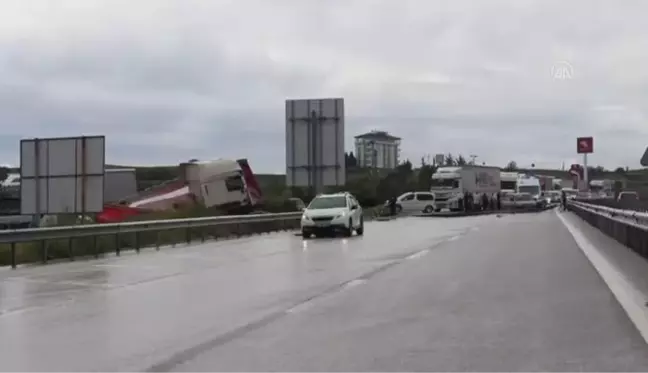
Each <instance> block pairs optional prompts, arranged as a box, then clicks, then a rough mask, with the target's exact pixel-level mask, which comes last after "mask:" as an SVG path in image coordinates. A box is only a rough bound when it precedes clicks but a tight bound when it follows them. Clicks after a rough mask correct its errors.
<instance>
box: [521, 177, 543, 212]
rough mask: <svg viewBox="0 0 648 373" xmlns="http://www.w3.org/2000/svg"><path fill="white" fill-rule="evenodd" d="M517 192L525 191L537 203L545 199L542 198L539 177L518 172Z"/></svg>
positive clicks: (541, 202) (539, 203)
mask: <svg viewBox="0 0 648 373" xmlns="http://www.w3.org/2000/svg"><path fill="white" fill-rule="evenodd" d="M517 193H527V194H529V195H530V196H531V198H532V199H533V200H534V201H536V203H537V205H542V204H543V203H545V202H546V201H545V199H544V198H542V186H541V184H540V179H539V178H537V177H535V176H532V175H527V174H520V177H519V178H518V184H517Z"/></svg>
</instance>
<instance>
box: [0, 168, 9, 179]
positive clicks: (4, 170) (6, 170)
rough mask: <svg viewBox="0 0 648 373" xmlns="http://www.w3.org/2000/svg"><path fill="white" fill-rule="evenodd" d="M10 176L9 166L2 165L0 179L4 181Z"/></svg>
mask: <svg viewBox="0 0 648 373" xmlns="http://www.w3.org/2000/svg"><path fill="white" fill-rule="evenodd" d="M7 176H9V168H7V167H0V181H4V179H6V178H7Z"/></svg>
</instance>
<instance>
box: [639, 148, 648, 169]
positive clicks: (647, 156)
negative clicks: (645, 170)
mask: <svg viewBox="0 0 648 373" xmlns="http://www.w3.org/2000/svg"><path fill="white" fill-rule="evenodd" d="M639 162H640V163H641V165H642V166H644V167H648V148H646V151H645V152H644V154H643V156H642V157H641V161H639Z"/></svg>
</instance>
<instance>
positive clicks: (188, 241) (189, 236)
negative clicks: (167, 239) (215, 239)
mask: <svg viewBox="0 0 648 373" xmlns="http://www.w3.org/2000/svg"><path fill="white" fill-rule="evenodd" d="M185 235H186V236H185V238H186V241H187V245H189V244H190V243H191V228H189V227H187V230H186V231H185Z"/></svg>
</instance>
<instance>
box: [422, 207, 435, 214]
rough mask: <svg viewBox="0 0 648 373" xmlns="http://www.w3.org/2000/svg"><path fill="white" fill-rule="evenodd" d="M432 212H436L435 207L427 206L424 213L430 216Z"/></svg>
mask: <svg viewBox="0 0 648 373" xmlns="http://www.w3.org/2000/svg"><path fill="white" fill-rule="evenodd" d="M432 211H434V207H432V206H430V205H427V206H425V208H424V209H423V212H424V213H426V214H429V213H431V212H432Z"/></svg>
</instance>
